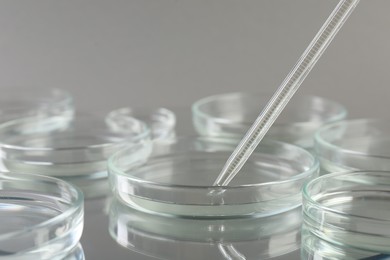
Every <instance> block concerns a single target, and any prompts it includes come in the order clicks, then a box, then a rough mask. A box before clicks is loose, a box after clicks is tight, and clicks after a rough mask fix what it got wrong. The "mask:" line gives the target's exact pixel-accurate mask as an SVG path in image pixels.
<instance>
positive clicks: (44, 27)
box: [0, 0, 390, 259]
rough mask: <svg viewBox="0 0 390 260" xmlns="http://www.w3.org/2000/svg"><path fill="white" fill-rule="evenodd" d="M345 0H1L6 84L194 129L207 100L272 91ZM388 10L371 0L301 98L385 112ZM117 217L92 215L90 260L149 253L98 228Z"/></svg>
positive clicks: (372, 113) (0, 53)
mask: <svg viewBox="0 0 390 260" xmlns="http://www.w3.org/2000/svg"><path fill="white" fill-rule="evenodd" d="M336 4H337V1H334V0H105V1H102V0H86V1H76V0H67V1H53V0H48V1H42V0H36V1H32V0H30V1H19V0H2V1H1V2H0V86H4V87H8V86H32V87H39V86H43V87H57V88H64V89H67V90H69V91H70V92H71V93H72V94H73V96H74V97H75V100H76V104H77V106H78V107H79V108H80V109H82V110H89V111H101V110H109V109H112V108H117V107H122V106H166V107H169V108H173V109H175V110H176V111H180V113H181V114H180V117H179V124H182V122H185V126H186V127H187V128H188V129H189V128H190V124H189V120H188V119H186V118H188V117H189V115H190V112H189V111H190V110H189V106H190V104H191V103H193V102H194V101H195V100H197V99H199V98H201V97H205V96H208V95H211V94H216V93H222V92H231V91H264V92H272V91H273V90H274V89H275V88H276V87H277V86H278V85H279V84H280V82H281V81H282V79H283V78H284V77H285V75H286V74H287V73H288V72H289V70H290V69H291V67H292V66H293V65H294V63H295V62H296V60H297V58H298V57H299V56H300V55H301V53H302V52H303V50H304V49H305V47H306V46H307V45H308V43H309V42H310V41H311V39H312V38H313V36H314V35H315V33H316V32H317V30H318V29H319V27H320V26H321V24H322V23H323V21H324V20H325V19H326V17H327V16H328V15H329V13H330V12H331V10H332V9H333V8H334V6H335V5H336ZM389 10H390V1H388V0H362V1H361V3H360V6H359V7H358V8H357V10H356V11H355V13H354V14H353V15H352V16H351V18H350V19H349V21H348V22H347V24H346V25H345V26H344V28H343V29H342V30H341V32H340V34H339V35H338V36H337V37H336V39H335V41H334V42H333V43H332V44H331V46H330V47H329V49H328V50H327V52H326V53H325V54H324V57H323V58H322V59H321V60H320V61H319V63H318V64H317V66H316V67H315V68H314V69H313V71H312V73H311V74H310V75H309V77H308V78H307V80H306V81H305V82H304V84H303V85H302V87H301V89H300V91H299V93H298V94H299V95H302V94H315V95H319V96H324V97H328V98H330V99H334V100H337V101H339V102H341V103H343V104H345V105H346V106H347V108H348V110H349V111H350V116H351V117H386V116H387V111H388V100H389V98H390V89H389V88H388V75H389V67H390V49H389V46H390V30H389V25H390V15H389ZM0 91H1V87H0ZM0 94H1V93H0ZM186 120H187V121H186ZM106 222H107V219H106V217H105V216H103V215H99V214H98V215H95V214H93V215H91V216H90V217H88V222H87V225H86V229H85V230H86V233H88V234H90V237H91V238H93V239H92V240H90V239H87V238H86V237H84V241H83V246H84V249H85V250H86V251H87V252H86V255H87V259H110V256H112V257H113V258H112V259H126V258H127V259H144V258H143V257H141V256H140V255H137V254H134V255H132V256H130V255H128V252H127V251H125V250H123V249H120V248H119V246H116V245H115V242H114V241H113V240H112V239H111V238H110V237H109V235H108V234H107V233H103V234H99V232H100V231H99V228H100V227H101V226H106V225H107V223H106ZM113 252H115V255H116V256H113V255H114V254H113ZM121 257H122V258H121Z"/></svg>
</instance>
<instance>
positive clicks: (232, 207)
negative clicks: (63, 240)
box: [108, 137, 318, 218]
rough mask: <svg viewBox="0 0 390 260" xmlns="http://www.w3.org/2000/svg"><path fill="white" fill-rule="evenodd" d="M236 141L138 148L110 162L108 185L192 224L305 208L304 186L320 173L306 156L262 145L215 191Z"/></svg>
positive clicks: (135, 202) (197, 140)
mask: <svg viewBox="0 0 390 260" xmlns="http://www.w3.org/2000/svg"><path fill="white" fill-rule="evenodd" d="M237 143H238V140H233V139H216V138H207V137H182V138H177V139H176V140H172V141H165V142H154V143H153V149H151V147H150V146H149V145H146V146H145V145H142V144H139V145H134V146H130V147H128V148H126V149H124V150H121V151H120V152H118V153H116V154H115V155H113V156H112V157H111V158H110V159H109V166H108V168H109V173H110V185H111V188H112V190H113V192H114V194H115V195H116V196H118V197H119V198H120V199H121V200H123V201H124V202H125V203H126V204H128V205H130V206H132V207H134V208H136V209H139V210H143V211H148V212H153V213H156V214H168V215H173V216H186V217H194V218H202V217H205V218H209V217H216V218H219V217H254V216H266V215H272V214H276V213H279V212H284V211H288V210H290V209H292V208H295V207H298V206H299V205H301V188H302V185H303V183H305V182H306V181H307V180H309V179H311V178H313V177H314V176H316V175H317V173H318V163H317V160H316V159H315V158H314V157H313V156H312V155H311V154H310V153H309V152H307V151H306V150H304V149H302V148H300V147H297V146H294V145H290V144H286V143H280V142H276V141H268V142H262V144H261V145H260V146H259V148H258V149H256V151H255V152H254V153H253V154H252V156H251V157H250V158H249V160H248V162H247V163H246V164H245V166H244V167H243V169H242V172H241V173H240V174H239V175H237V177H236V178H235V179H233V181H232V182H231V183H230V184H229V186H225V187H214V186H212V183H213V181H214V180H215V179H216V177H217V176H218V174H219V172H220V170H221V169H222V166H223V164H224V163H225V162H226V159H227V158H228V157H229V155H230V153H231V152H232V151H233V149H234V148H235V146H236V145H237Z"/></svg>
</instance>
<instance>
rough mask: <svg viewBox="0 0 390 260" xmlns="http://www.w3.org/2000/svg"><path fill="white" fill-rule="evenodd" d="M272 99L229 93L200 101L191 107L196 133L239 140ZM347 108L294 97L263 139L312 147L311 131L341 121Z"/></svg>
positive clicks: (319, 98) (317, 100)
mask: <svg viewBox="0 0 390 260" xmlns="http://www.w3.org/2000/svg"><path fill="white" fill-rule="evenodd" d="M270 97H271V96H270V95H269V94H268V95H267V94H264V93H263V94H262V93H243V92H237V93H228V94H221V95H215V96H210V97H206V98H203V99H201V100H199V101H197V102H195V103H194V104H193V106H192V119H193V123H194V127H195V129H196V131H197V132H198V133H199V134H200V135H203V136H220V137H239V138H240V137H242V136H243V135H244V134H245V133H246V131H248V129H249V127H250V126H251V125H252V124H253V122H254V121H255V119H256V118H257V116H258V115H259V113H260V112H261V110H262V109H263V107H264V106H265V105H266V104H267V103H268V101H269V98H270ZM346 115H347V111H346V109H345V108H344V107H343V106H342V105H341V104H338V103H336V102H334V101H331V100H327V99H325V98H321V97H316V96H296V97H294V98H293V99H292V100H291V102H290V103H289V104H288V105H287V107H286V109H284V110H283V113H281V115H280V116H279V117H278V119H277V120H276V122H275V123H274V124H273V125H272V127H271V129H270V130H269V131H268V133H267V135H266V137H267V138H271V139H273V140H278V141H283V142H288V143H293V144H296V145H299V146H302V147H305V148H312V147H313V135H314V132H315V131H316V130H317V129H318V128H319V127H320V126H322V125H324V124H326V123H330V122H335V121H338V120H341V119H344V118H345V117H346Z"/></svg>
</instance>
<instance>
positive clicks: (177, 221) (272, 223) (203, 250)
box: [109, 198, 302, 260]
mask: <svg viewBox="0 0 390 260" xmlns="http://www.w3.org/2000/svg"><path fill="white" fill-rule="evenodd" d="M109 212H110V213H109V232H110V234H111V236H112V238H113V239H114V240H115V241H116V242H117V243H118V244H119V245H121V246H123V247H125V248H128V249H129V250H131V251H135V252H138V253H140V254H143V255H147V256H150V257H156V258H158V259H172V260H173V259H188V260H190V259H275V258H278V257H279V256H282V255H288V254H290V253H291V252H294V251H296V250H297V249H298V248H299V246H300V227H301V220H302V219H301V208H300V207H298V208H295V209H293V210H290V211H287V212H284V213H281V214H276V215H272V216H268V217H264V218H250V219H197V220H194V219H188V218H172V217H166V216H160V215H156V214H149V213H145V212H142V211H138V210H135V209H133V208H131V207H128V206H127V205H125V204H123V203H122V202H121V201H119V200H117V199H115V198H114V199H113V200H112V201H111V203H110V211H109ZM286 259H287V258H286Z"/></svg>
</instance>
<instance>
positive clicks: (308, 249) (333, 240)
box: [301, 171, 390, 260]
mask: <svg viewBox="0 0 390 260" xmlns="http://www.w3.org/2000/svg"><path fill="white" fill-rule="evenodd" d="M389 199H390V172H387V171H352V172H341V173H333V174H327V175H324V176H321V177H320V178H317V179H315V180H312V181H311V182H309V183H308V184H307V185H306V186H305V188H304V191H303V212H304V215H303V219H304V222H303V226H302V249H301V251H302V254H301V259H324V260H325V259H367V260H368V259H389V257H390V247H389V245H390V207H389Z"/></svg>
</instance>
